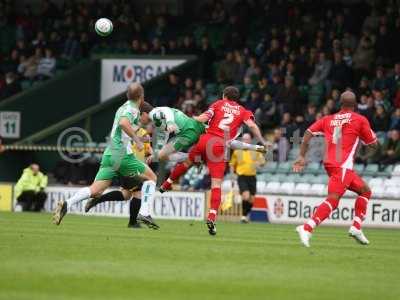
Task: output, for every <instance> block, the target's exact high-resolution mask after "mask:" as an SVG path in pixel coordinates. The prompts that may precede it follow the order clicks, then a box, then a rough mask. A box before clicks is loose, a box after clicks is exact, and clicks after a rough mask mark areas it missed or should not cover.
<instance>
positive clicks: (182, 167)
mask: <svg viewBox="0 0 400 300" xmlns="http://www.w3.org/2000/svg"><path fill="white" fill-rule="evenodd" d="M188 169H189V168H188V166H186V164H184V163H180V164H177V165H176V166H175V168H173V170H172V171H171V174H170V175H169V177H168V179H167V180H165V181H164V182H163V184H162V185H161V188H162V189H163V190H164V191H168V190H170V189H171V186H172V183H173V182H174V181H175V180H177V179H179V177H181V176H182V175H183V174H185V173H186V171H187V170H188Z"/></svg>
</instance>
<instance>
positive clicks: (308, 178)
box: [302, 174, 316, 184]
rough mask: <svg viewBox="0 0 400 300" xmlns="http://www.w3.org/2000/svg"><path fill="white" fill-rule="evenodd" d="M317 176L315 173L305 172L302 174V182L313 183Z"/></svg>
mask: <svg viewBox="0 0 400 300" xmlns="http://www.w3.org/2000/svg"><path fill="white" fill-rule="evenodd" d="M315 177H316V176H314V175H312V174H304V175H303V176H302V182H307V183H310V184H312V183H314V181H315Z"/></svg>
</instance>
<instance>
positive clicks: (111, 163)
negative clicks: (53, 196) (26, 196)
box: [53, 83, 157, 225]
mask: <svg viewBox="0 0 400 300" xmlns="http://www.w3.org/2000/svg"><path fill="white" fill-rule="evenodd" d="M127 97H128V101H126V102H125V103H124V104H123V105H122V106H121V107H120V108H119V109H118V110H117V112H116V114H115V118H114V123H113V127H112V130H111V136H110V144H109V145H108V146H107V148H106V150H105V152H104V154H103V157H102V160H101V164H100V169H99V171H98V173H97V175H96V178H95V180H94V182H93V183H92V185H91V186H90V187H85V188H82V189H80V190H78V191H77V192H76V193H75V195H73V196H72V197H71V198H69V199H67V200H61V201H59V202H58V203H57V207H56V209H55V211H54V215H53V223H54V224H56V225H59V224H60V223H61V221H62V219H63V217H64V216H65V215H66V213H67V211H68V207H70V206H71V205H74V204H76V203H79V202H81V201H83V200H87V199H90V198H97V197H99V196H101V195H102V194H103V192H104V191H105V190H106V189H107V188H108V187H110V186H111V183H112V179H113V178H114V177H117V176H119V177H122V179H123V180H122V181H123V182H131V180H129V179H130V178H134V177H137V176H139V177H141V178H142V179H143V180H144V182H143V186H142V206H143V207H144V209H143V215H141V217H143V220H142V221H144V222H145V223H146V222H152V219H151V216H150V212H149V205H148V203H151V202H152V199H153V197H154V192H155V187H156V181H157V177H156V175H155V174H154V172H153V171H152V170H151V169H150V168H149V167H148V166H147V165H146V164H144V163H143V162H142V161H140V160H139V159H138V158H136V156H135V155H134V154H133V153H132V150H131V141H133V142H134V143H135V144H136V147H137V148H138V149H139V150H140V149H142V148H143V141H142V140H141V139H140V138H139V137H138V136H137V135H136V131H137V130H138V129H139V117H140V111H139V107H140V106H141V104H142V103H143V101H144V89H143V87H142V86H141V85H140V84H139V83H132V84H130V85H129V86H128V91H127ZM123 188H124V189H123V190H121V191H120V193H121V197H123V198H124V199H126V200H128V199H130V198H131V197H132V192H131V191H130V188H129V187H124V186H123ZM146 208H147V209H146Z"/></svg>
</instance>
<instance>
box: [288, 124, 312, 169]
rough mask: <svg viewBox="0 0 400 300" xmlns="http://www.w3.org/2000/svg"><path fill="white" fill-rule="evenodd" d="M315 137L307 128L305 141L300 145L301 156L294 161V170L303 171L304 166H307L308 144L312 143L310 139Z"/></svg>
mask: <svg viewBox="0 0 400 300" xmlns="http://www.w3.org/2000/svg"><path fill="white" fill-rule="evenodd" d="M312 138H313V134H312V133H311V132H310V131H309V130H306V132H305V133H304V137H303V141H302V142H301V145H300V153H299V157H298V158H297V159H296V160H295V162H294V163H293V171H294V172H301V171H303V169H304V167H305V166H306V155H307V151H308V146H309V144H310V140H311V139H312Z"/></svg>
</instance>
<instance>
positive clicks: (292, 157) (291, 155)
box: [288, 147, 300, 160]
mask: <svg viewBox="0 0 400 300" xmlns="http://www.w3.org/2000/svg"><path fill="white" fill-rule="evenodd" d="M299 152H300V149H299V148H298V147H296V148H293V149H290V151H289V154H288V159H289V160H295V159H296V158H297V156H298V155H299Z"/></svg>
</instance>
